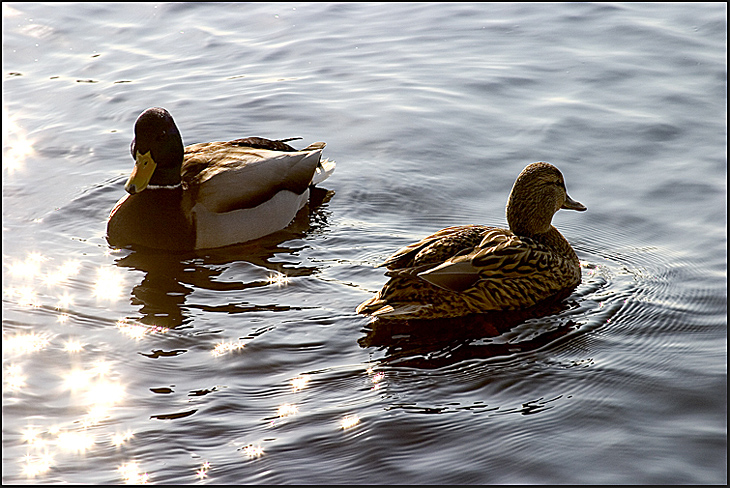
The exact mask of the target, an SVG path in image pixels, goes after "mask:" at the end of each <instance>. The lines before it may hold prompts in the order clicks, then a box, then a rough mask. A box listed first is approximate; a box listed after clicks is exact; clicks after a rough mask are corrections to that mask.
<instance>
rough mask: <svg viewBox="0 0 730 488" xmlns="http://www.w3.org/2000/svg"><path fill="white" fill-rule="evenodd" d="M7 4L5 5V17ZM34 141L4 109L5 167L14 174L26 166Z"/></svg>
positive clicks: (32, 150) (9, 172)
mask: <svg viewBox="0 0 730 488" xmlns="http://www.w3.org/2000/svg"><path fill="white" fill-rule="evenodd" d="M4 15H5V5H3V17H4ZM34 152H35V151H34V149H33V141H31V140H30V139H28V138H27V137H26V132H25V129H23V128H22V127H21V126H20V125H19V124H18V122H17V121H16V120H15V118H14V117H11V116H10V115H9V114H8V112H7V110H5V109H3V169H4V170H6V171H7V172H8V174H13V173H15V172H16V171H19V170H21V169H23V168H24V167H25V160H26V159H27V158H28V157H29V156H32V155H33V153H34Z"/></svg>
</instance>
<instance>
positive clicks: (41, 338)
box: [3, 332, 49, 354]
mask: <svg viewBox="0 0 730 488" xmlns="http://www.w3.org/2000/svg"><path fill="white" fill-rule="evenodd" d="M48 344H49V341H48V338H47V337H46V336H45V335H42V334H36V333H35V332H31V333H30V334H15V335H14V336H5V337H3V354H29V353H31V352H36V351H40V350H42V349H45V348H46V347H48Z"/></svg>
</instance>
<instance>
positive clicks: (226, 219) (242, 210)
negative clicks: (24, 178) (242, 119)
mask: <svg viewBox="0 0 730 488" xmlns="http://www.w3.org/2000/svg"><path fill="white" fill-rule="evenodd" d="M134 136H135V137H134V139H133V140H132V145H131V152H132V158H134V160H135V165H134V169H133V170H132V173H131V175H130V177H129V180H128V181H127V183H126V184H125V185H124V188H125V190H126V191H127V193H128V195H126V196H125V197H123V198H122V199H121V200H119V202H117V204H116V205H115V207H114V209H113V210H112V211H111V214H110V216H109V220H108V222H107V240H108V242H109V244H110V245H112V246H114V247H138V246H139V247H145V248H154V249H164V250H174V251H188V250H193V249H206V248H214V247H222V246H227V245H231V244H236V243H240V242H245V241H250V240H253V239H257V238H259V237H263V236H266V235H268V234H271V233H273V232H276V231H278V230H281V229H283V228H285V227H286V226H287V225H289V223H290V222H291V221H292V220H293V219H294V217H295V216H296V214H297V212H298V211H299V210H300V209H301V208H302V207H304V206H305V205H306V204H307V202H308V200H309V187H310V186H311V185H315V184H317V183H319V182H321V181H324V180H325V179H326V178H327V177H328V176H329V175H330V174H331V173H332V172H333V171H334V168H335V163H334V162H333V161H328V160H322V159H321V156H322V150H323V149H324V147H325V143H324V142H317V143H314V144H311V145H310V146H308V147H306V148H304V149H302V150H297V149H294V148H293V147H292V146H290V145H289V144H287V142H288V141H291V140H292V139H286V140H278V141H273V140H269V139H264V138H261V137H248V138H245V139H236V140H233V141H228V142H207V143H200V144H193V145H191V146H187V147H184V146H183V142H182V137H181V136H180V131H179V130H178V128H177V126H176V125H175V121H174V120H173V119H172V116H171V115H170V113H169V112H168V111H167V110H165V109H164V108H159V107H154V108H150V109H147V110H145V111H144V112H143V113H142V114H141V115H140V116H139V117H138V118H137V121H136V122H135V124H134Z"/></svg>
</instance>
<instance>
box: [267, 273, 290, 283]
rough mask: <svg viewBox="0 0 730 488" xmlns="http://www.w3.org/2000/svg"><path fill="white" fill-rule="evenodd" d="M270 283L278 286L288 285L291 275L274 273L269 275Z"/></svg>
mask: <svg viewBox="0 0 730 488" xmlns="http://www.w3.org/2000/svg"><path fill="white" fill-rule="evenodd" d="M269 283H271V284H272V285H276V286H286V285H288V284H289V277H288V276H287V275H285V274H284V273H272V274H270V275H269Z"/></svg>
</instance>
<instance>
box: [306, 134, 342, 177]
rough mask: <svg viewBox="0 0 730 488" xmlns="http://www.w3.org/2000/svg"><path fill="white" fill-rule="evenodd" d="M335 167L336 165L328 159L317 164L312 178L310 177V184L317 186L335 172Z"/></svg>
mask: <svg viewBox="0 0 730 488" xmlns="http://www.w3.org/2000/svg"><path fill="white" fill-rule="evenodd" d="M322 144H324V143H322ZM335 166H337V163H335V162H334V161H330V160H329V159H324V160H322V161H320V162H319V164H317V169H316V170H315V171H314V176H312V183H311V184H312V185H317V184H319V183H322V182H323V181H324V180H326V179H327V178H329V176H330V175H331V174H332V173H333V172H334V171H335Z"/></svg>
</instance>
